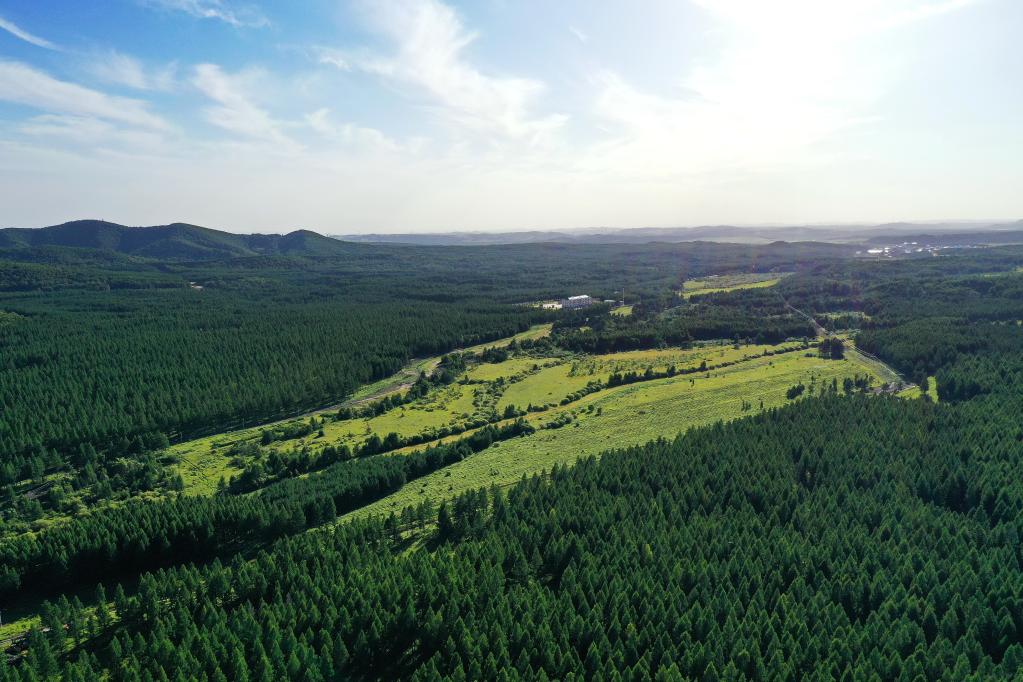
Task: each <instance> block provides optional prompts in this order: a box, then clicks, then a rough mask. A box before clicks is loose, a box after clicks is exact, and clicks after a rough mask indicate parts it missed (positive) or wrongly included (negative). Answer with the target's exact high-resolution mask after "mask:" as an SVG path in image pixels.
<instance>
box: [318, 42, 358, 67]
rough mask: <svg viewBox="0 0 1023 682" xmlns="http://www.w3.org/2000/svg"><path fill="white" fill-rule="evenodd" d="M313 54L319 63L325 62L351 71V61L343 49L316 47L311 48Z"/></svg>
mask: <svg viewBox="0 0 1023 682" xmlns="http://www.w3.org/2000/svg"><path fill="white" fill-rule="evenodd" d="M312 52H313V55H315V57H316V61H318V62H319V63H320V64H326V65H328V66H333V67H334V68H336V69H340V70H341V71H351V70H352V63H351V60H350V59H349V58H348V56H347V55H346V54H345V53H344V51H343V50H337V49H334V48H330V47H316V48H313V50H312Z"/></svg>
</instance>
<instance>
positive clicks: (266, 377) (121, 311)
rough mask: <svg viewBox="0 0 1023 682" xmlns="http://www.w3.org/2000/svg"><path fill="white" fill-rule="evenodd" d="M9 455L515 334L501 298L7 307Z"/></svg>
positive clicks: (317, 389) (345, 385) (193, 426)
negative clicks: (12, 315)
mask: <svg viewBox="0 0 1023 682" xmlns="http://www.w3.org/2000/svg"><path fill="white" fill-rule="evenodd" d="M5 305H6V306H7V308H8V310H11V311H13V312H16V313H19V314H20V317H19V318H18V319H16V320H14V321H11V322H8V323H6V324H0V348H2V349H3V354H2V357H0V454H4V455H6V456H10V455H13V454H16V453H23V452H25V451H26V450H29V449H32V448H39V447H42V446H46V447H50V448H59V449H61V450H63V451H68V450H71V449H74V448H77V447H78V446H79V445H80V444H81V443H91V444H93V445H94V446H96V447H97V448H104V447H109V446H110V445H112V444H116V443H117V441H118V440H119V439H127V440H130V439H132V438H134V437H137V436H139V435H141V434H145V433H149V432H161V433H164V434H166V435H167V436H169V437H171V438H174V437H178V436H185V435H194V434H197V433H200V432H202V431H204V430H209V429H211V428H218V429H219V428H223V427H226V426H228V425H230V424H239V423H243V422H251V421H262V420H269V419H271V418H274V417H280V416H282V415H286V414H288V413H289V412H292V413H293V412H295V411H297V410H300V409H302V408H309V407H313V406H317V405H322V404H326V403H329V402H331V401H339V400H342V399H343V398H344V397H345V396H346V395H348V394H349V393H350V392H351V391H352V390H353V389H354V388H355V387H357V386H358V385H360V384H363V383H366V382H369V381H372V380H375V379H379V378H381V377H384V376H387V375H389V374H392V373H393V372H395V371H397V370H398V369H399V368H400V367H401V366H402V365H403V364H404V362H405V361H407V360H408V359H409V358H410V357H413V356H415V355H431V354H435V353H438V352H443V351H445V350H448V349H450V348H451V347H453V346H456V345H459V344H462V343H475V342H479V341H485V340H489V339H494V338H499V337H501V336H507V335H509V334H514V333H516V332H519V331H522V330H524V329H525V328H527V326H528V323H529V321H530V319H531V315H533V316H535V313H531V312H530V311H528V310H525V309H517V308H508V307H498V306H494V305H485V304H479V305H472V304H470V305H463V306H457V307H455V306H444V305H439V304H424V303H420V304H417V305H409V304H402V303H398V302H395V303H391V304H379V303H378V304H373V305H363V304H351V303H345V302H334V301H319V302H310V303H304V304H303V303H291V302H277V303H269V304H268V303H265V302H261V301H258V300H249V299H244V298H242V297H239V296H231V295H224V294H220V293H216V292H210V291H202V292H199V291H191V290H167V291H164V290H160V291H151V292H148V291H147V292H136V295H135V296H133V297H131V298H115V299H110V298H106V297H102V296H97V295H90V294H81V295H65V296H64V297H63V302H62V303H61V304H60V305H59V306H58V305H57V304H56V303H54V302H52V301H47V302H46V303H45V305H42V304H40V302H39V301H37V300H34V299H33V300H31V301H28V300H12V301H10V302H7V303H6V304H5Z"/></svg>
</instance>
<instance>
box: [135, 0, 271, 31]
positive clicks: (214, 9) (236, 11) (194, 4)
mask: <svg viewBox="0 0 1023 682" xmlns="http://www.w3.org/2000/svg"><path fill="white" fill-rule="evenodd" d="M141 1H142V3H143V4H145V5H150V6H153V7H158V8H160V9H165V10H174V11H178V12H185V13H186V14H190V15H192V16H193V17H196V18H198V19H216V20H218V21H223V22H225V23H227V24H230V25H231V26H235V27H238V28H242V27H246V28H261V27H263V26H269V25H270V20H269V19H267V18H266V16H265V15H264V14H263V13H262V12H261V11H260V10H259V9H258V8H257V7H254V6H251V5H234V4H229V3H226V2H223V0H141Z"/></svg>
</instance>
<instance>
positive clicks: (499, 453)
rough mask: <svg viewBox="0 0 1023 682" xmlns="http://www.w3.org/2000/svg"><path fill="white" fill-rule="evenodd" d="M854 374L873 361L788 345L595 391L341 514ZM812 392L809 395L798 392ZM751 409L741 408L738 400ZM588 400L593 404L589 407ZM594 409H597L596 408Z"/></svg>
mask: <svg viewBox="0 0 1023 682" xmlns="http://www.w3.org/2000/svg"><path fill="white" fill-rule="evenodd" d="M855 374H861V375H862V374H871V375H872V376H875V380H877V379H879V377H877V375H876V374H875V372H874V368H873V366H871V365H867V364H862V363H860V362H859V361H858V359H857V358H849V359H846V360H841V361H824V360H820V359H818V358H816V357H806V356H805V354H803V353H799V352H794V353H789V354H786V355H780V356H772V357H768V358H756V359H752V360H749V361H746V362H743V363H741V364H738V365H734V366H732V367H728V368H725V369H722V370H714V371H711V372H710V375H711V376H710V378H705V376H704V375H703V374H699V375H688V376H677V377H673V378H670V379H658V380H654V381H648V382H641V383H637V384H631V385H628V386H621V387H617V388H614V389H608V390H605V391H600V392H598V393H594V394H591V395H588V396H586V397H584V398H583V399H582V400H579V401H577V402H575V403H571V404H569V405H566V406H564V407H557V408H553V409H551V410H548V411H546V412H543V413H537V414H532V415H530V416H529V420H530V421H531V422H533V423H535V424H538V425H539V424H544V423H547V422H550V421H551V420H552V419H554V418H555V417H556V416H558V415H560V414H563V413H566V412H567V413H571V414H574V415H575V416H576V421H575V422H573V423H572V424H569V425H568V426H564V427H562V428H560V429H544V430H540V431H537V432H536V433H535V434H533V435H531V436H527V437H523V438H516V439H513V440H510V441H504V442H501V443H498V444H496V445H494V446H493V447H491V448H490V449H488V450H486V451H484V452H481V453H478V454H476V455H473V456H472V457H469V458H468V459H466V460H463V461H462V462H459V463H457V464H454V465H452V466H450V467H447V468H445V469H443V470H441V471H437V472H435V473H433V474H430V475H429V476H426V477H424V478H422V479H419V480H416V481H413V482H410V483H409V484H408V485H406V486H405V487H404V488H402V489H401V490H399V491H397V492H396V493H394V494H393V495H391V496H389V497H387V498H384V499H383V500H380V501H378V502H376V503H374V504H371V505H369V506H367V507H365V508H363V509H360V510H358V511H356V512H353V513H352V514H350V515H348V517H346V518H354V517H359V516H365V515H367V514H377V513H388V512H390V511H399V510H401V509H402V508H404V507H405V506H407V505H410V504H418V503H420V502H422V501H423V500H429V501H431V502H434V503H437V502H439V501H441V500H444V499H448V498H451V497H453V496H455V495H458V494H459V493H462V492H464V491H466V490H471V489H475V488H478V487H480V486H487V485H491V484H496V485H508V484H512V483H514V482H516V481H518V480H519V479H520V478H521V477H522V476H523V475H527V476H528V475H532V474H535V473H538V472H540V471H543V470H549V469H550V467H551V466H553V465H554V464H566V463H571V462H574V461H575V460H576V459H577V458H579V457H581V456H586V455H596V454H599V453H601V452H603V451H604V450H607V449H609V448H615V447H625V446H629V445H638V444H641V443H645V442H647V441H649V440H651V439H654V438H657V437H660V436H666V437H671V436H674V435H676V434H678V433H680V432H683V431H685V430H686V429H688V428H690V427H693V426H699V425H703V424H708V423H712V422H714V421H717V420H719V419H720V420H727V419H733V418H737V417H741V416H744V415H747V414H752V413H755V412H757V411H758V410H759V406H760V401H761V400H763V402H764V407H765V408H770V407H774V406H778V405H782V404H784V403H786V402H788V400H787V399H786V397H785V392H786V390H787V389H788V388H789V387H790V386H792V385H794V384H796V383H799V382H800V381H802V382H803V383H804V384H806V385H808V386H809V385H811V378H813V384H812V385H814V386H820V385H822V384H830V382H831V380H832V379H833V378H834V379H836V380H837V382H838V384H839V386H841V383H842V379H843V378H845V377H847V376H853V375H855ZM803 399H812V398H803ZM744 401H747V402H748V403H752V410H748V411H743V409H742V408H743V402H744ZM590 406H592V408H593V409H592V411H590V409H589V408H590ZM598 410H599V412H600V414H599V415H598V414H597V412H598Z"/></svg>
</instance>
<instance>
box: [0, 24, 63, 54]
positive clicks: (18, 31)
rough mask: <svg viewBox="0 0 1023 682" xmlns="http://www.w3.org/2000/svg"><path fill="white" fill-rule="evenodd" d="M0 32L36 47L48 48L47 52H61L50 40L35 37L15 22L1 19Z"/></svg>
mask: <svg viewBox="0 0 1023 682" xmlns="http://www.w3.org/2000/svg"><path fill="white" fill-rule="evenodd" d="M0 30H4V31H7V32H8V33H10V34H11V35H12V36H14V37H15V38H20V39H21V40H24V41H25V42H26V43H31V44H32V45H35V46H36V47H42V48H46V49H47V50H60V48H59V47H58V46H56V45H54V44H53V43H51V42H50V41H49V40H46V39H45V38H40V37H39V36H37V35H33V34H31V33H29V32H28V31H26V30H24V29H23V28H20V27H19V26H18V25H17V24H15V23H14V22H13V21H8V20H7V19H4V18H3V17H0Z"/></svg>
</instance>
